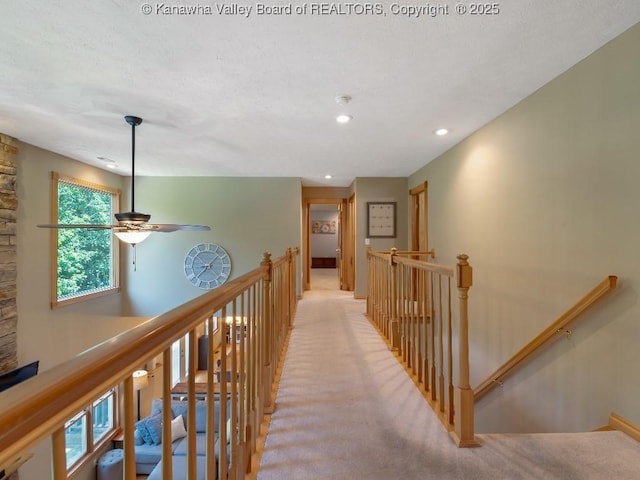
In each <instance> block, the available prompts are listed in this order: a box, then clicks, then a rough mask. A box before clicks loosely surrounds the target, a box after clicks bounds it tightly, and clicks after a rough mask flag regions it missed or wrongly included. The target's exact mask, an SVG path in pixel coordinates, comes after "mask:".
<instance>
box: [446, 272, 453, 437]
mask: <svg viewBox="0 0 640 480" xmlns="http://www.w3.org/2000/svg"><path fill="white" fill-rule="evenodd" d="M451 323H452V322H451V278H450V277H447V379H448V387H449V388H448V393H447V401H448V410H449V416H448V418H449V425H453V423H454V412H455V409H454V405H453V326H452V324H451Z"/></svg>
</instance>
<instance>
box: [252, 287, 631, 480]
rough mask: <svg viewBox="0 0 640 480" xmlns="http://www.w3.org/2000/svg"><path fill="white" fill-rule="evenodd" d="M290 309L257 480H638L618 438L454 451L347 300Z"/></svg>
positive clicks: (516, 439)
mask: <svg viewBox="0 0 640 480" xmlns="http://www.w3.org/2000/svg"><path fill="white" fill-rule="evenodd" d="M313 285H314V283H313V277H312V290H311V291H310V292H306V293H305V297H304V299H303V300H302V301H301V302H300V304H299V306H298V313H297V316H296V320H295V325H294V330H293V332H292V334H291V339H290V343H289V349H288V352H287V355H286V359H285V362H284V366H283V370H282V376H281V379H280V385H279V390H278V395H277V400H276V411H275V412H274V414H273V415H272V418H271V423H270V426H269V430H268V435H267V438H266V441H265V446H264V451H263V453H262V458H261V462H260V469H259V470H258V474H257V478H258V480H307V479H309V480H311V479H326V480H329V479H330V480H339V479H345V480H346V479H368V480H369V479H371V480H375V479H380V480H382V479H385V480H389V479H438V480H441V479H465V480H466V479H477V480H484V479H487V480H496V479H563V480H570V479H576V480H578V479H580V480H584V479H639V478H640V444H638V443H637V442H635V441H634V440H632V439H630V438H629V437H627V436H625V435H624V434H622V433H619V432H598V433H586V434H569V435H565V434H541V435H522V434H520V435H479V436H478V439H479V440H480V441H481V443H482V444H483V446H482V447H480V448H473V449H459V448H457V447H455V445H454V444H453V442H452V440H451V439H450V437H449V435H448V433H447V432H446V431H445V430H444V428H443V427H442V424H441V423H440V421H439V420H438V419H437V418H436V416H435V414H433V412H432V411H431V409H430V407H429V406H428V405H427V404H426V402H425V400H424V398H423V397H422V395H421V394H420V392H419V391H418V390H417V388H416V386H415V385H414V383H413V381H412V380H411V379H410V378H409V376H408V375H407V374H406V373H405V371H404V369H403V368H402V366H401V365H400V364H399V363H398V361H397V360H396V358H395V357H394V355H393V354H392V353H391V352H390V351H389V350H388V348H387V346H386V344H385V343H384V342H383V341H382V339H381V338H380V336H379V335H378V333H377V332H376V330H375V329H374V328H373V327H372V326H371V325H370V323H369V322H368V320H367V319H366V318H365V316H364V311H365V303H364V301H361V300H354V299H353V296H352V294H351V293H349V292H340V291H337V290H331V289H326V290H323V289H319V288H316V289H313Z"/></svg>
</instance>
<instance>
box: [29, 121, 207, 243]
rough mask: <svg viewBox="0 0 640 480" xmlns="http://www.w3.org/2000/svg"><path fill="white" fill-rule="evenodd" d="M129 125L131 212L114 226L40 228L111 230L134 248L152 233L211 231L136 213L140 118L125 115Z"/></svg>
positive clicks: (87, 225)
mask: <svg viewBox="0 0 640 480" xmlns="http://www.w3.org/2000/svg"><path fill="white" fill-rule="evenodd" d="M124 119H125V120H126V121H127V123H128V124H129V125H131V211H130V212H123V213H116V214H115V217H116V220H117V221H118V223H117V224H114V225H99V224H44V225H38V227H41V228H85V229H94V230H95V229H111V230H113V232H114V234H115V235H116V236H117V237H118V238H119V239H120V240H122V241H123V242H126V243H129V244H131V245H133V246H135V245H136V244H137V243H140V242H142V241H143V240H144V239H146V238H147V237H148V236H149V234H151V233H152V232H164V233H167V232H175V231H176V230H211V228H209V227H208V226H207V225H177V224H174V223H155V224H154V223H148V222H149V220H150V219H151V215H148V214H146V213H140V212H136V209H135V176H136V170H135V168H136V162H135V152H136V126H138V125H140V124H141V123H142V119H141V118H140V117H134V116H132V115H127V116H125V117H124Z"/></svg>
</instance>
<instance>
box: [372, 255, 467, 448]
mask: <svg viewBox="0 0 640 480" xmlns="http://www.w3.org/2000/svg"><path fill="white" fill-rule="evenodd" d="M418 253H419V252H398V250H397V249H395V248H394V249H391V251H390V252H389V253H386V252H373V251H371V250H368V251H367V260H368V269H369V272H368V285H367V288H368V291H367V316H368V317H369V319H370V321H371V322H372V323H373V324H374V325H376V326H377V327H378V329H379V330H380V333H381V334H382V335H384V336H385V337H386V338H387V340H388V342H389V344H390V346H391V348H392V349H394V350H396V351H397V355H398V357H399V360H401V361H402V362H403V364H404V366H405V368H406V369H407V371H408V372H409V373H410V374H411V375H415V377H416V380H417V381H418V382H419V383H420V384H421V385H420V388H421V389H422V390H423V392H424V394H425V397H427V401H428V402H429V405H430V406H431V407H432V408H433V409H434V411H435V412H436V413H437V414H438V416H439V417H440V420H441V421H442V423H443V424H444V426H445V427H446V428H447V429H448V430H449V432H450V434H451V436H452V438H453V439H454V441H455V442H456V444H457V445H458V446H460V447H472V446H477V445H478V443H477V441H476V440H475V436H474V427H473V423H474V421H473V391H472V390H471V386H470V385H469V341H468V313H467V312H468V307H467V303H468V292H469V288H470V287H471V284H472V268H471V266H470V265H469V263H468V261H467V260H468V257H467V256H466V255H459V256H458V257H457V258H458V263H457V265H456V266H455V267H450V266H445V265H438V264H434V263H429V262H426V261H421V260H417V259H415V256H416V255H417V254H418ZM424 253H425V254H427V253H431V252H424ZM405 255H406V256H408V257H414V258H406V257H405ZM454 277H456V278H455V280H456V283H455V284H453V279H454ZM455 288H457V290H458V295H457V296H458V302H457V307H456V305H455V303H456V302H454V297H455V293H454V292H455V290H454V289H455ZM454 321H457V325H458V329H457V330H458V333H457V336H456V340H457V346H456V347H457V348H456V347H454V335H453V322H454ZM454 356H455V359H454ZM454 368H456V369H457V381H458V384H457V386H455V387H454V385H453V380H454Z"/></svg>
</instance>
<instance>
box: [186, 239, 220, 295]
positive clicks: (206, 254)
mask: <svg viewBox="0 0 640 480" xmlns="http://www.w3.org/2000/svg"><path fill="white" fill-rule="evenodd" d="M230 273H231V259H230V258H229V255H228V254H227V252H226V251H225V249H224V248H222V247H221V246H220V245H216V244H215V243H199V244H198V245H196V246H195V247H193V248H192V249H191V250H189V253H187V256H186V257H185V259H184V274H185V275H186V276H187V280H189V281H190V282H191V283H192V284H193V285H195V286H196V287H199V288H203V289H205V290H209V289H211V288H216V287H218V286H220V285H222V284H223V283H224V282H226V281H227V278H229V274H230Z"/></svg>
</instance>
